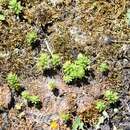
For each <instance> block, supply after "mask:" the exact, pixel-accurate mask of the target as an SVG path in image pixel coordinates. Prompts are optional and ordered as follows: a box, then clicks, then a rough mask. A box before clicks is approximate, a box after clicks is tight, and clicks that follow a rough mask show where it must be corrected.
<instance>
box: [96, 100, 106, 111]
mask: <svg viewBox="0 0 130 130" xmlns="http://www.w3.org/2000/svg"><path fill="white" fill-rule="evenodd" d="M106 107H107V106H106V104H105V102H104V101H98V102H97V103H96V109H98V110H99V112H102V111H104V110H105V109H106Z"/></svg>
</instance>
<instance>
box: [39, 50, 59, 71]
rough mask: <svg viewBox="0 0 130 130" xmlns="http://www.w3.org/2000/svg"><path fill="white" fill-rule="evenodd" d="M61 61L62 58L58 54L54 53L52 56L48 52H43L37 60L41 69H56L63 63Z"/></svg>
mask: <svg viewBox="0 0 130 130" xmlns="http://www.w3.org/2000/svg"><path fill="white" fill-rule="evenodd" d="M60 62H61V60H60V56H59V55H58V54H53V55H52V56H50V55H48V54H47V53H41V54H40V56H39V58H38V61H37V68H38V70H39V71H42V70H46V69H55V68H56V67H57V66H59V65H60V64H61V63H60Z"/></svg>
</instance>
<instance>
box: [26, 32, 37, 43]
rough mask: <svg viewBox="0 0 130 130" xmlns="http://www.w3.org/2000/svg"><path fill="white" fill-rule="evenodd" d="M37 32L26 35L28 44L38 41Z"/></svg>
mask: <svg viewBox="0 0 130 130" xmlns="http://www.w3.org/2000/svg"><path fill="white" fill-rule="evenodd" d="M37 37H38V36H37V32H36V31H31V32H28V33H27V35H26V40H27V43H28V44H31V43H33V42H35V41H36V40H37Z"/></svg>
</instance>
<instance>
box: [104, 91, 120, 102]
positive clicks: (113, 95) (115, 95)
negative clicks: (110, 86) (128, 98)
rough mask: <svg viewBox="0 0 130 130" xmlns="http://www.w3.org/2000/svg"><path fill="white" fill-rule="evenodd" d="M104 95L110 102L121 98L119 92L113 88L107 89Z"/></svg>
mask: <svg viewBox="0 0 130 130" xmlns="http://www.w3.org/2000/svg"><path fill="white" fill-rule="evenodd" d="M104 96H105V97H106V99H107V100H108V101H109V102H110V103H115V102H117V100H118V99H119V96H118V93H117V92H114V91H112V90H107V91H106V92H105V94H104Z"/></svg>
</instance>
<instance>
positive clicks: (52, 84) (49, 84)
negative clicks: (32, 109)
mask: <svg viewBox="0 0 130 130" xmlns="http://www.w3.org/2000/svg"><path fill="white" fill-rule="evenodd" d="M55 88H56V82H55V80H50V81H49V83H48V89H49V90H51V91H53V90H55Z"/></svg>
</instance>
